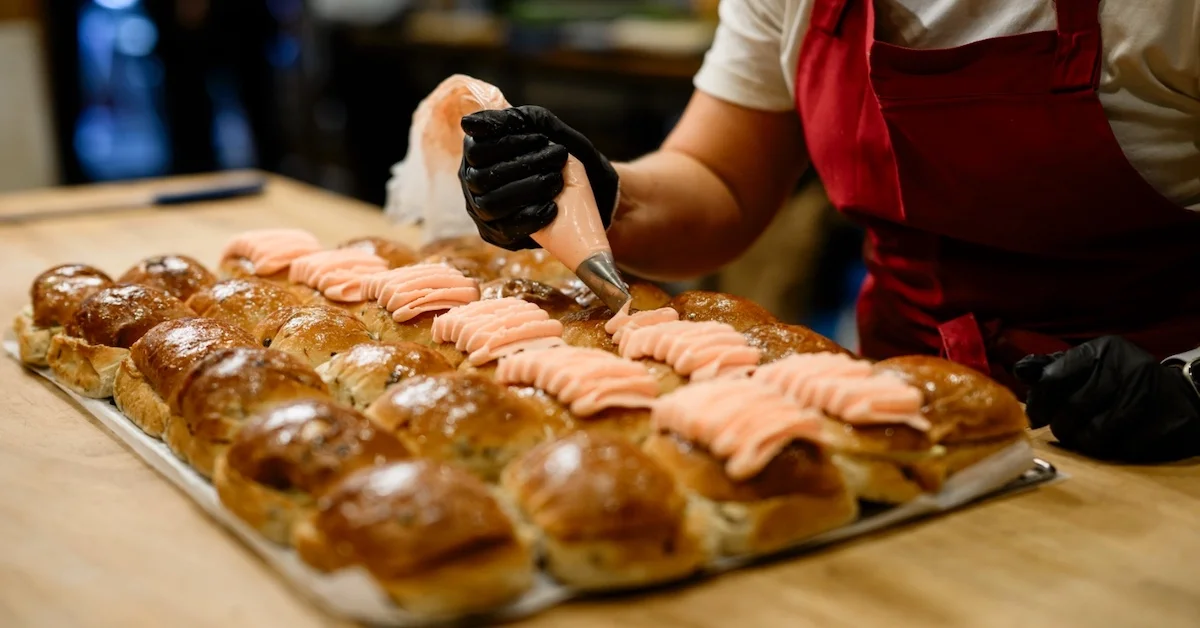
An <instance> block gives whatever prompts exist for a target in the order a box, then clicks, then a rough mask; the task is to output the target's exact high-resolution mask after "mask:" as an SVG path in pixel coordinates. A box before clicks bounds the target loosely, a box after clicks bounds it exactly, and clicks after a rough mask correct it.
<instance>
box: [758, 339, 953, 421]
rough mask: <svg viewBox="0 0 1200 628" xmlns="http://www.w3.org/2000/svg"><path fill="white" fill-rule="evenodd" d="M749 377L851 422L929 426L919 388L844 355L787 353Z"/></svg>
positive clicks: (805, 405)
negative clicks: (923, 411) (922, 410)
mask: <svg viewBox="0 0 1200 628" xmlns="http://www.w3.org/2000/svg"><path fill="white" fill-rule="evenodd" d="M751 379H752V380H754V381H757V382H761V383H763V384H765V385H768V386H771V387H772V388H774V389H775V390H778V391H779V392H781V393H783V394H785V395H787V396H788V397H790V398H791V399H793V400H794V401H796V402H797V403H799V404H800V406H801V407H805V408H815V409H818V410H821V411H823V412H825V413H826V414H828V415H829V416H832V417H835V418H839V419H841V420H843V421H845V422H847V423H850V424H851V425H907V426H909V427H911V428H913V429H916V430H920V431H922V432H924V431H928V430H929V429H930V427H931V425H930V423H929V420H928V419H926V418H925V417H923V416H921V405H922V403H923V402H924V400H923V398H922V395H921V391H920V390H918V389H917V388H914V387H913V386H910V385H908V384H907V383H905V382H904V381H903V380H901V379H900V378H899V377H897V376H896V375H894V374H892V373H876V372H875V371H874V369H873V368H872V366H871V364H870V363H869V362H866V361H863V360H855V359H854V358H852V357H850V356H847V355H842V354H838V353H807V354H799V355H792V356H788V357H786V358H783V359H782V360H778V361H776V362H772V363H771V364H767V365H765V366H762V367H759V369H758V370H757V371H755V373H754V375H753V376H752V378H751Z"/></svg>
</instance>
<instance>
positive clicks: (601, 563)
mask: <svg viewBox="0 0 1200 628" xmlns="http://www.w3.org/2000/svg"><path fill="white" fill-rule="evenodd" d="M502 485H503V487H504V489H505V490H506V491H507V492H508V494H509V495H511V496H512V497H513V498H514V499H515V501H516V503H517V506H518V507H519V508H520V510H521V511H522V512H523V513H524V515H525V516H526V517H527V518H528V519H529V520H530V521H531V522H532V524H533V525H534V526H536V527H537V528H538V529H539V530H540V531H541V532H542V533H543V534H544V535H545V538H544V539H543V547H544V548H545V549H546V551H547V556H546V562H547V567H548V569H549V571H550V573H551V574H552V575H554V576H555V577H556V578H557V579H558V580H560V581H562V582H564V583H565V584H568V585H571V586H575V587H580V588H584V589H605V588H614V587H629V586H642V585H647V584H653V583H658V582H665V581H668V580H673V579H676V578H681V577H684V576H687V575H690V574H692V573H695V572H696V571H697V570H698V569H699V568H700V567H701V565H703V564H704V562H705V561H706V559H707V554H706V551H705V550H706V547H705V543H704V536H705V535H704V531H703V529H702V528H700V527H699V526H698V525H695V524H699V523H701V522H700V520H699V519H698V518H692V519H691V521H689V518H688V516H687V511H688V509H687V500H686V498H685V497H684V496H683V493H681V492H680V491H679V489H678V487H677V486H676V485H675V480H674V479H673V478H672V477H671V475H670V474H669V473H667V472H666V470H664V469H663V468H662V467H661V466H659V465H658V463H656V462H655V461H654V460H653V459H651V458H650V457H649V456H647V455H646V454H645V453H643V452H642V451H641V450H640V449H638V447H637V446H636V445H634V444H633V443H630V442H629V441H627V440H625V439H623V438H620V437H618V436H614V435H601V434H588V433H584V432H577V433H575V434H571V435H569V436H567V437H565V438H563V439H561V440H558V441H554V442H551V443H544V444H542V445H539V446H537V447H536V448H534V449H533V450H531V451H530V452H529V453H527V454H525V455H524V456H522V457H520V458H518V459H517V460H515V461H514V462H513V463H512V464H510V465H509V466H508V467H507V468H506V469H505V470H504V476H503V482H502Z"/></svg>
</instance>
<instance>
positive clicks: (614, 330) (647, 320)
mask: <svg viewBox="0 0 1200 628" xmlns="http://www.w3.org/2000/svg"><path fill="white" fill-rule="evenodd" d="M630 303H633V301H626V302H625V305H623V306H621V311H619V312H617V313H616V315H615V316H613V317H612V318H611V319H609V321H608V322H607V323H604V331H606V332H608V334H609V335H610V336H612V337H613V343H615V344H617V345H620V344H621V339H622V338H624V337H625V334H627V333H629V332H631V331H633V330H634V329H637V328H638V327H646V326H649V325H659V324H662V323H673V322H675V321H677V320H679V312H676V311H675V310H673V309H671V308H669V307H660V308H658V309H657V310H644V311H641V312H634V313H633V314H630V313H629V305H630Z"/></svg>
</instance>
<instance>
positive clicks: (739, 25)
mask: <svg viewBox="0 0 1200 628" xmlns="http://www.w3.org/2000/svg"><path fill="white" fill-rule="evenodd" d="M785 3H786V0H721V4H720V18H721V22H720V24H719V25H718V26H717V32H716V35H715V37H714V38H713V44H712V48H710V49H709V51H708V54H707V55H705V57H704V64H703V65H702V66H701V67H700V71H699V72H698V73H696V77H695V79H694V81H693V83H694V85H695V86H696V89H698V90H700V91H702V92H704V93H706V94H708V95H710V96H713V97H715V98H719V99H721V100H725V101H728V102H732V103H734V104H736V105H741V106H743V107H748V108H750V109H760V110H764V111H789V110H791V109H794V108H795V104H794V103H793V101H792V95H791V92H790V90H789V89H788V81H787V80H786V78H785V77H784V74H783V72H784V70H783V64H782V61H781V57H782V55H781V48H782V46H783V19H784V8H785V6H784V5H785Z"/></svg>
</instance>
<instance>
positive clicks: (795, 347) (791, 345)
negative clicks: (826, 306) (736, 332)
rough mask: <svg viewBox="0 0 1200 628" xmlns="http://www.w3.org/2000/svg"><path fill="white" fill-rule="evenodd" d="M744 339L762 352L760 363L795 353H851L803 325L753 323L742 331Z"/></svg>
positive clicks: (766, 362)
mask: <svg viewBox="0 0 1200 628" xmlns="http://www.w3.org/2000/svg"><path fill="white" fill-rule="evenodd" d="M742 335H743V336H745V337H746V341H747V342H748V343H750V346H751V347H754V348H756V349H758V350H759V351H761V352H762V359H761V360H760V361H759V363H760V364H768V363H771V362H774V361H776V360H779V359H782V358H786V357H787V356H789V355H793V354H797V353H822V352H828V353H843V354H846V355H852V354H851V353H850V352H849V351H847V350H846V349H845V348H843V347H842V346H841V345H839V344H838V343H836V342H834V341H832V340H830V339H828V338H826V337H825V336H822V335H821V334H818V333H817V332H815V331H813V330H811V329H809V328H807V327H804V326H803V325H788V324H785V323H767V324H765V325H755V326H754V327H751V328H750V329H747V330H746V331H744V332H742Z"/></svg>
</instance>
